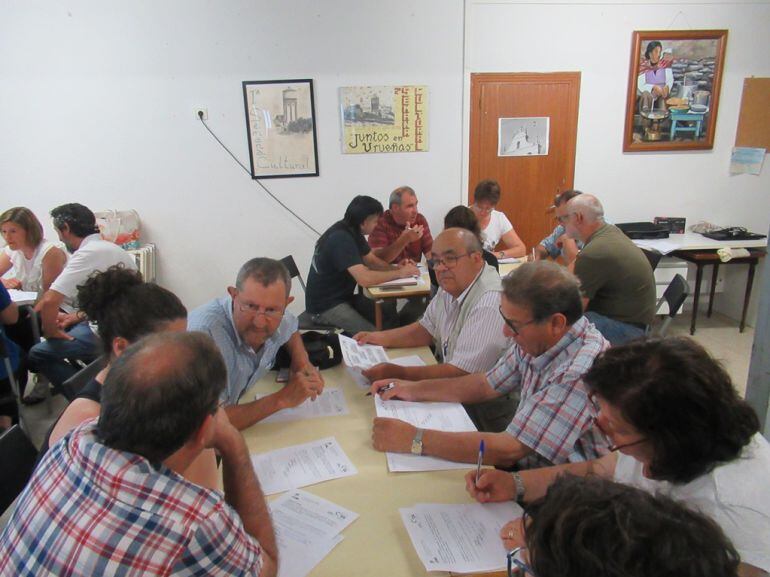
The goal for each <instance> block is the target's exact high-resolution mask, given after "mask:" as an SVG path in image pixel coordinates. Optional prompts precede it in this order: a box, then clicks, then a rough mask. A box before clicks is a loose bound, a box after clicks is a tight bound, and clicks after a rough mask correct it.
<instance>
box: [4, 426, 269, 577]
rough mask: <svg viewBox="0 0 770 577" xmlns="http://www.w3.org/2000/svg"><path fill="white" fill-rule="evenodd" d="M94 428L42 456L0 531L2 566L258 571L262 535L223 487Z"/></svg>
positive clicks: (23, 569)
mask: <svg viewBox="0 0 770 577" xmlns="http://www.w3.org/2000/svg"><path fill="white" fill-rule="evenodd" d="M95 428H96V420H92V421H87V422H86V423H84V424H83V425H80V426H79V427H78V428H76V429H75V430H74V431H72V432H71V433H69V434H68V435H67V436H66V437H65V438H64V439H62V440H61V441H59V442H58V443H56V444H55V445H54V446H53V448H52V449H51V450H50V451H48V453H47V454H46V456H45V457H44V458H43V460H42V461H41V462H40V464H39V465H38V467H37V469H36V470H35V473H34V475H33V476H32V479H31V481H30V482H29V484H28V485H27V488H26V489H25V490H24V492H23V493H22V494H21V496H20V497H19V501H18V504H17V506H16V509H15V511H14V512H13V515H12V517H11V519H10V520H9V522H8V525H7V526H6V527H5V529H4V530H3V532H2V534H0V560H2V561H0V575H2V576H3V577H6V576H7V577H11V576H13V577H18V576H29V577H32V576H33V575H34V576H41V575H51V576H60V575H67V576H69V577H80V576H83V577H85V576H86V575H88V576H92V575H121V576H125V577H129V576H140V575H141V576H145V575H164V576H170V575H175V576H176V575H201V576H202V575H207V576H208V575H255V576H256V575H259V573H260V571H261V568H262V557H261V549H260V547H259V544H258V543H257V541H255V540H254V539H252V537H251V536H249V535H248V534H247V533H246V532H245V530H244V528H243V524H242V523H241V520H240V518H239V517H238V515H237V514H236V513H235V511H234V510H232V509H231V508H230V506H229V505H227V504H226V503H225V501H224V496H223V495H222V493H220V492H218V491H211V490H209V489H204V488H202V487H199V486H197V485H194V484H193V483H190V482H189V481H187V480H186V479H184V478H182V477H181V476H179V475H177V474H176V473H174V472H173V471H171V470H170V469H168V468H167V467H165V466H163V465H160V466H158V467H153V466H152V465H151V464H150V463H149V462H148V461H147V460H146V459H144V458H143V457H140V456H138V455H135V454H133V453H127V452H122V451H116V450H114V449H110V448H109V447H106V446H105V445H102V444H101V443H99V442H98V441H97V439H96V436H95Z"/></svg>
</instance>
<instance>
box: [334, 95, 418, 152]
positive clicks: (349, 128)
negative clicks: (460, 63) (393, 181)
mask: <svg viewBox="0 0 770 577" xmlns="http://www.w3.org/2000/svg"><path fill="white" fill-rule="evenodd" d="M340 109H341V112H342V152H343V153H345V154H370V153H377V152H425V151H427V150H428V87H427V86H343V87H342V88H340Z"/></svg>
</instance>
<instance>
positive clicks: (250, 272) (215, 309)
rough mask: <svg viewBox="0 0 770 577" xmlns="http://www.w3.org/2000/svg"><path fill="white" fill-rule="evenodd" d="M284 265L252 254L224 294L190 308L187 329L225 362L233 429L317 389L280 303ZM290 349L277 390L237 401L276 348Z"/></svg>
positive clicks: (319, 384)
mask: <svg viewBox="0 0 770 577" xmlns="http://www.w3.org/2000/svg"><path fill="white" fill-rule="evenodd" d="M290 291H291V277H290V276H289V271H288V270H286V267H285V266H284V265H283V264H282V263H281V262H279V261H277V260H273V259H270V258H253V259H251V260H250V261H248V262H247V263H246V264H244V265H243V266H242V267H241V270H240V271H239V272H238V277H237V279H236V282H235V286H234V287H232V286H231V287H227V292H228V296H226V297H222V298H219V299H214V300H213V301H210V302H208V303H206V304H204V305H202V306H200V307H198V308H197V309H195V310H193V311H192V312H191V313H190V315H189V317H188V320H187V330H190V331H200V332H203V333H206V334H208V335H209V336H211V338H213V339H214V342H215V343H216V344H217V346H218V347H219V350H220V352H221V353H222V356H223V357H224V359H225V364H226V365H227V387H226V388H225V391H224V392H223V394H222V400H223V401H224V403H225V405H226V411H227V416H228V418H229V419H230V422H231V423H232V424H233V425H234V426H235V427H236V428H237V429H239V430H242V429H245V428H246V427H250V426H251V425H253V424H254V423H256V422H257V421H261V420H262V419H264V418H265V417H268V416H270V415H272V414H273V413H275V412H276V411H280V410H281V409H286V408H290V407H296V406H297V405H299V404H300V403H302V402H303V401H304V400H305V399H307V398H308V397H309V398H311V399H315V398H316V396H317V395H319V394H321V392H322V391H323V386H324V381H323V377H321V374H320V373H319V372H318V370H316V369H315V367H313V366H312V365H311V364H310V360H309V359H308V355H307V351H306V350H305V347H304V345H303V344H302V338H301V337H300V334H299V332H298V331H297V327H298V323H297V319H296V317H295V316H294V315H292V314H291V313H289V312H286V307H287V306H288V305H289V303H291V302H292V301H293V300H294V298H293V297H291V296H290V295H289V292H290ZM283 345H286V348H287V349H288V352H289V354H290V355H291V373H290V377H289V382H288V383H287V384H286V386H285V387H283V388H282V389H281V390H280V391H277V392H275V393H273V394H271V395H268V396H266V397H263V398H261V399H258V400H256V401H252V402H249V403H243V404H240V405H239V404H238V400H239V399H240V398H241V395H243V392H244V391H245V390H246V389H247V388H249V387H250V386H251V385H252V384H254V382H255V381H257V380H258V379H260V378H261V377H262V376H263V375H264V374H265V373H266V372H267V371H268V370H269V369H270V367H272V366H273V363H274V361H275V357H276V354H277V353H278V349H280V348H281V346H283Z"/></svg>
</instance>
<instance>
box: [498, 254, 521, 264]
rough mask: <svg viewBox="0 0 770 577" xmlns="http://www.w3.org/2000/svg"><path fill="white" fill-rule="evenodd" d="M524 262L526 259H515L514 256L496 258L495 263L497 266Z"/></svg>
mask: <svg viewBox="0 0 770 577" xmlns="http://www.w3.org/2000/svg"><path fill="white" fill-rule="evenodd" d="M526 260H527V257H524V258H516V257H515V256H507V257H505V258H498V259H497V262H498V264H515V263H517V262H524V261H526Z"/></svg>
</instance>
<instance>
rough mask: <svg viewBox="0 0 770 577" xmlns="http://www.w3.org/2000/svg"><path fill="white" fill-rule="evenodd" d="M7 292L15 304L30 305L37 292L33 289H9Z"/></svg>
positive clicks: (35, 298) (34, 299)
mask: <svg viewBox="0 0 770 577" xmlns="http://www.w3.org/2000/svg"><path fill="white" fill-rule="evenodd" d="M8 294H10V295H11V300H12V301H13V302H15V303H16V304H17V305H31V304H34V302H35V301H36V300H37V293H36V292H35V291H20V290H16V289H9V290H8Z"/></svg>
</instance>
